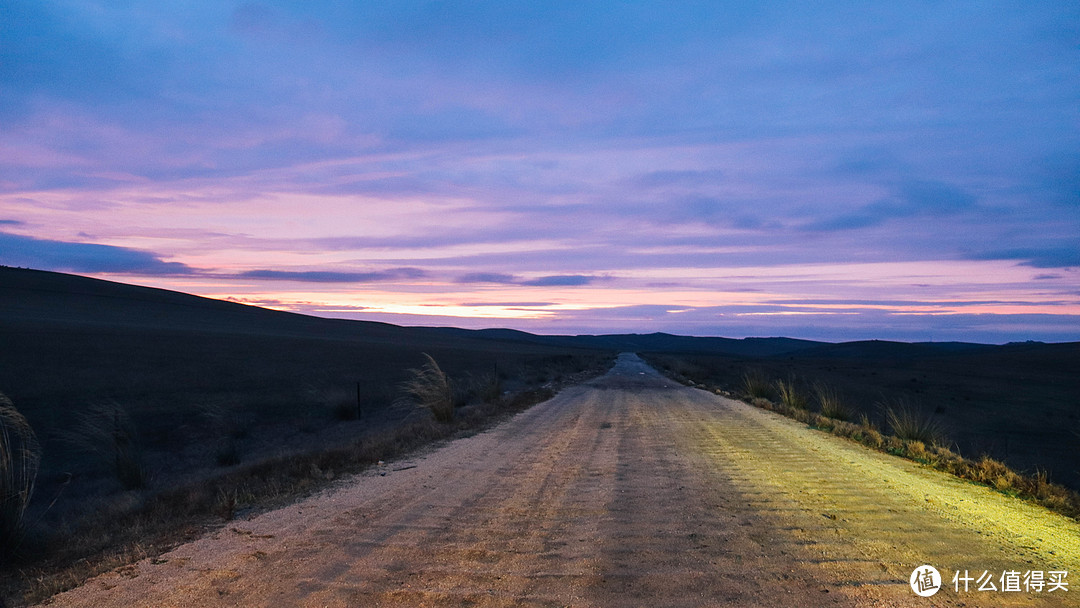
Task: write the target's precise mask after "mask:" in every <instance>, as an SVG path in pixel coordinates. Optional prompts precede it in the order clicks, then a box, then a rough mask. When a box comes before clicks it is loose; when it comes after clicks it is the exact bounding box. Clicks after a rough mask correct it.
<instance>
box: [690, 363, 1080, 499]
mask: <svg viewBox="0 0 1080 608" xmlns="http://www.w3.org/2000/svg"><path fill="white" fill-rule="evenodd" d="M748 375H749V374H748ZM746 377H747V376H744V384H748V383H746V382H745V378H746ZM761 377H762V376H756V377H755V379H754V380H755V385H756V386H761V384H760V383H759V382H758V381H759V380H760V379H761ZM765 381H766V382H767V379H766V380H765ZM776 386H777V388H778V390H779V392H780V402H779V403H774V402H772V401H770V400H769V399H767V398H765V397H752V396H747V398H746V399H745V400H746V401H747V402H748V403H750V404H751V405H754V406H756V407H759V408H762V409H767V410H770V411H774V412H777V413H779V414H783V415H784V416H787V417H789V418H793V419H795V420H798V421H799V422H803V423H805V424H807V425H809V426H811V427H813V428H815V429H818V430H821V431H825V432H829V433H832V434H833V435H837V436H840V437H845V438H848V439H850V440H852V441H855V442H857V443H861V444H862V445H864V446H866V447H868V448H871V449H874V450H878V451H882V452H887V453H889V454H893V455H895V456H900V457H902V458H907V459H910V460H914V461H917V462H920V463H923V464H925V465H928V466H931V467H934V468H935V469H938V470H940V471H944V472H947V473H950V474H952V475H954V476H956V477H959V478H961V479H966V480H969V481H972V482H976V483H980V484H984V485H987V486H989V487H991V488H993V489H994V490H997V491H999V492H1002V493H1004V494H1007V495H1009V496H1015V497H1018V498H1021V499H1024V500H1027V501H1030V502H1034V503H1036V504H1039V505H1042V506H1043V507H1046V508H1048V509H1050V510H1052V511H1055V512H1057V513H1061V514H1062V515H1065V516H1066V517H1071V518H1073V519H1076V520H1080V493H1077V492H1074V491H1072V490H1070V489H1069V488H1066V487H1065V486H1062V485H1060V484H1055V483H1052V482H1050V480H1049V476H1048V475H1047V473H1046V472H1045V471H1037V472H1036V473H1034V474H1023V473H1018V472H1016V471H1013V470H1012V469H1010V468H1009V467H1008V466H1007V465H1005V464H1004V463H1002V462H1000V461H998V460H994V459H993V458H990V457H989V456H983V457H981V458H980V459H979V460H971V459H968V458H964V457H963V456H961V455H959V454H957V453H955V452H953V451H952V450H950V449H948V448H946V447H944V446H943V445H942V444H943V443H944V442H945V440H944V435H943V433H942V427H941V424H940V423H939V421H937V420H936V419H934V418H933V415H932V414H927V413H925V411H924V410H922V409H920V408H918V407H916V406H914V405H913V404H911V403H909V402H905V401H902V400H894V401H893V402H892V403H891V404H887V405H883V406H882V407H883V408H884V409H885V414H886V419H887V422H888V425H889V428H890V430H891V431H892V432H893V434H891V435H885V434H882V433H881V431H880V430H879V429H878V428H877V427H876V425H874V424H873V423H872V422H871V421H870V419H869V417H867V416H866V415H865V414H863V415H862V416H861V420H860V423H858V424H856V423H853V422H849V421H847V420H841V419H838V418H834V417H830V416H827V415H825V414H824V413H822V414H815V413H813V412H809V411H807V410H806V409H805V402H802V403H803V405H802V406H800V405H799V403H800V400H799V396H798V394H797V392H796V389H795V386H794V380H788V381H783V380H781V381H778V382H776ZM702 388H705V389H706V390H709V392H715V391H717V390H718V389H715V388H713V389H709V388H708V387H704V386H703V387H702ZM746 392H747V393H749V392H750V391H749V390H747V391H746ZM793 395H794V397H792V396H793ZM817 396H818V401H819V404H821V405H822V406H823V408H822V409H823V410H826V409H831V408H828V407H825V406H824V401H823V400H822V390H820V389H819V390H818V391H817ZM829 397H830V398H831V397H832V395H829ZM793 404H794V405H793ZM845 410H846V408H845ZM844 413H847V412H846V411H845V412H844ZM1078 436H1080V435H1078Z"/></svg>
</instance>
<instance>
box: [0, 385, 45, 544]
mask: <svg viewBox="0 0 1080 608" xmlns="http://www.w3.org/2000/svg"><path fill="white" fill-rule="evenodd" d="M40 464H41V447H40V446H39V445H38V442H37V437H36V436H35V435H34V430H33V429H32V428H30V424H29V423H28V422H27V421H26V418H25V417H24V416H23V415H22V414H21V413H19V410H17V409H15V405H14V404H12V403H11V400H10V399H8V398H7V396H6V395H4V394H3V393H0V557H7V555H6V554H7V553H8V552H9V551H11V550H12V549H13V548H14V547H15V546H17V544H18V541H19V537H20V535H21V534H22V523H23V515H25V513H26V505H27V504H29V502H30V497H31V496H32V495H33V494H34V482H35V481H36V480H37V473H38V466H39V465H40Z"/></svg>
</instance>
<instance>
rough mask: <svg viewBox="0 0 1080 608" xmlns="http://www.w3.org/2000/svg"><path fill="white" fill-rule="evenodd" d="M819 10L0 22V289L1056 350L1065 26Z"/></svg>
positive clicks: (313, 5)
mask: <svg viewBox="0 0 1080 608" xmlns="http://www.w3.org/2000/svg"><path fill="white" fill-rule="evenodd" d="M828 4H829V3H826V5H821V6H820V7H819V8H814V9H811V8H807V7H806V6H805V5H804V4H802V3H774V4H770V6H769V8H758V7H757V5H756V4H754V3H749V4H747V3H728V2H702V3H680V4H679V5H678V6H677V8H675V7H672V6H671V5H669V4H667V3H660V2H657V3H651V2H646V3H637V4H634V5H633V6H626V7H620V6H617V5H614V4H611V3H603V2H568V3H560V2H538V3H509V4H507V3H503V2H469V3H450V4H447V5H444V4H431V3H424V2H400V3H392V4H390V5H389V6H388V7H387V5H384V4H383V3H367V2H360V3H324V2H310V3H284V2H258V3H238V2H193V3H186V4H184V5H183V6H182V7H180V6H172V5H169V4H160V3H150V2H135V3H125V4H122V5H115V4H113V3H97V2H64V1H60V2H52V3H40V2H22V1H18V0H17V1H15V2H13V3H9V6H10V8H5V9H4V11H3V12H2V13H0V28H2V31H0V41H2V42H0V263H2V264H6V265H10V266H26V267H32V268H39V269H46V270H58V271H64V272H74V273H77V274H83V275H88V276H95V277H100V278H107V279H110V280H118V281H124V282H130V283H136V284H140V285H149V286H154V287H163V288H168V289H175V290H179V291H185V292H190V293H195V294H199V295H205V296H208V297H214V298H222V299H232V300H236V301H241V302H246V303H252V304H257V305H261V306H268V307H271V308H277V309H282V310H292V311H296V312H303V313H308V314H317V315H322V316H332V317H346V318H353V319H370V320H378V321H387V322H391V323H397V324H402V325H454V326H460V327H469V328H480V327H512V328H518V329H523V330H526V331H534V332H539V333H613V332H652V331H667V332H672V333H683V334H692V335H722V336H730V337H743V336H762V335H785V336H790V337H797V338H811V339H826V340H848V339H864V338H884V339H899V340H965V341H981V342H1005V341H1010V340H1026V339H1039V340H1052V341H1064V340H1080V155H1078V154H1077V151H1078V150H1080V103H1078V100H1080V48H1078V47H1077V44H1076V36H1075V34H1076V32H1077V31H1078V28H1080V6H1077V5H1072V4H1069V3H1020V4H1010V5H1007V6H1006V5H1000V6H998V5H995V6H994V7H993V8H992V9H991V8H990V7H987V6H986V5H985V4H983V3H976V2H959V3H948V4H947V5H943V6H937V5H935V4H920V5H907V4H902V5H897V6H892V5H886V4H877V5H849V4H843V5H836V6H830V5H828ZM750 7H754V8H750Z"/></svg>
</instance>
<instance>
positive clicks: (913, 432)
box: [884, 399, 945, 445]
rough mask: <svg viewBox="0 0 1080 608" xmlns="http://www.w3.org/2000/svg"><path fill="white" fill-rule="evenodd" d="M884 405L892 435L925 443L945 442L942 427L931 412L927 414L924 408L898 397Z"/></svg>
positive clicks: (938, 443) (936, 443)
mask: <svg viewBox="0 0 1080 608" xmlns="http://www.w3.org/2000/svg"><path fill="white" fill-rule="evenodd" d="M884 407H885V421H886V422H887V423H888V425H889V428H890V429H891V430H892V434H893V435H895V436H897V437H899V438H900V439H908V440H913V441H921V442H923V443H924V444H927V445H941V444H943V443H945V440H944V437H945V433H944V429H943V428H942V425H941V422H940V421H939V420H938V419H937V418H934V417H933V414H927V413H926V411H925V410H923V409H921V408H919V407H917V406H915V405H913V404H911V403H908V402H906V401H902V400H899V399H898V400H895V401H894V402H893V403H892V404H888V405H885V406H884Z"/></svg>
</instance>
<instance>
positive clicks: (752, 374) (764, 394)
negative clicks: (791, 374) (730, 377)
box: [743, 367, 773, 399]
mask: <svg viewBox="0 0 1080 608" xmlns="http://www.w3.org/2000/svg"><path fill="white" fill-rule="evenodd" d="M743 390H744V391H746V394H747V395H749V396H750V397H751V398H760V399H772V397H773V386H772V383H771V382H769V377H768V376H767V375H765V372H764V371H762V370H761V369H759V368H756V367H755V368H752V369H748V370H746V373H745V374H743Z"/></svg>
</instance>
